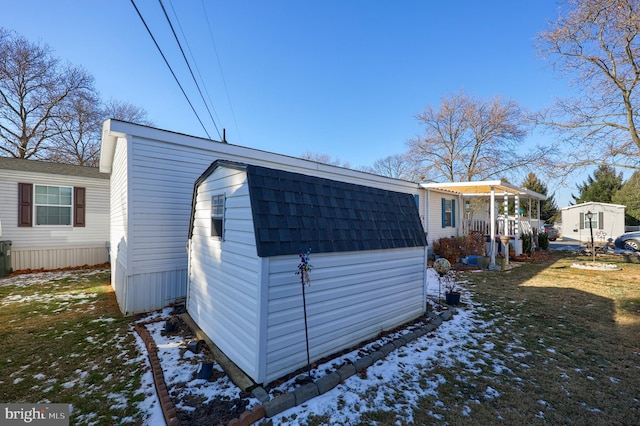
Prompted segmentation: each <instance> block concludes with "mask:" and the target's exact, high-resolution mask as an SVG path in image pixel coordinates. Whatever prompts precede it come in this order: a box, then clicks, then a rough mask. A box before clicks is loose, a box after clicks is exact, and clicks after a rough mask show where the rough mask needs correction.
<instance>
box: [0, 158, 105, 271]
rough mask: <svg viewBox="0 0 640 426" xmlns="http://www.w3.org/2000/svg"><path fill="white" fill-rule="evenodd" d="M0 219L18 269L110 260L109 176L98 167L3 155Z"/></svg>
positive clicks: (12, 265) (87, 263) (15, 268)
mask: <svg viewBox="0 0 640 426" xmlns="http://www.w3.org/2000/svg"><path fill="white" fill-rule="evenodd" d="M0 222H1V226H2V237H0V239H2V240H8V241H11V243H12V246H11V267H12V269H14V270H21V269H41V268H44V269H56V268H65V267H73V266H82V265H97V264H101V263H106V262H107V261H108V247H107V243H108V241H109V180H108V176H105V175H104V174H102V173H100V172H99V170H98V169H97V168H94V167H82V166H74V165H70V164H57V163H50V162H44V161H36V160H23V159H15V158H0Z"/></svg>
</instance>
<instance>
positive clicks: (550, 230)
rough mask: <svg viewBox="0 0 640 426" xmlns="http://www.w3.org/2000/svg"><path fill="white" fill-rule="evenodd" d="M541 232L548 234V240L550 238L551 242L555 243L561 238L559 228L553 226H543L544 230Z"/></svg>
mask: <svg viewBox="0 0 640 426" xmlns="http://www.w3.org/2000/svg"><path fill="white" fill-rule="evenodd" d="M540 230H541V231H542V232H544V233H545V234H547V238H549V241H555V240H557V239H558V237H559V236H560V232H559V231H558V228H556V227H554V226H553V225H547V224H545V225H542V228H541V229H540Z"/></svg>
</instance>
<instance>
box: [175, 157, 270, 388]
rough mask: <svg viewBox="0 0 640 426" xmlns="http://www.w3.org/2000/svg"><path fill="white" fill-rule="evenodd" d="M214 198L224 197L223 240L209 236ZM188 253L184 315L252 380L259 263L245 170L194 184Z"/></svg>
mask: <svg viewBox="0 0 640 426" xmlns="http://www.w3.org/2000/svg"><path fill="white" fill-rule="evenodd" d="M218 194H224V195H225V220H224V241H220V240H219V239H217V238H214V237H211V197H212V195H218ZM223 247H224V249H223ZM189 255H190V256H189V294H188V298H187V311H188V312H189V315H191V317H192V318H193V320H194V321H195V322H196V323H197V324H198V325H199V326H200V327H201V328H202V330H203V331H204V332H205V333H206V334H207V336H209V338H211V339H212V340H213V341H214V342H215V343H216V345H217V346H218V347H219V348H220V349H221V350H222V351H223V352H224V353H225V354H226V355H227V356H228V357H229V358H230V359H232V360H233V361H234V362H235V363H236V364H237V365H238V367H240V368H241V369H242V370H243V371H245V372H246V373H247V374H248V375H250V376H251V377H257V376H258V369H257V366H258V362H257V359H258V350H259V344H258V343H259V331H258V327H259V324H260V318H259V312H260V309H259V303H260V301H259V297H260V291H259V285H260V278H259V274H260V265H261V260H260V259H259V258H258V257H257V256H256V246H255V237H254V235H253V220H252V217H251V202H250V200H249V191H248V188H247V185H246V173H245V172H244V171H242V170H237V169H229V168H220V169H217V170H216V172H214V173H213V174H212V175H211V176H210V177H209V178H208V179H207V180H206V181H205V182H204V183H202V184H201V185H199V187H198V192H197V194H196V210H195V216H194V222H193V233H192V238H191V242H190V247H189Z"/></svg>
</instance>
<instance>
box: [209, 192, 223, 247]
mask: <svg viewBox="0 0 640 426" xmlns="http://www.w3.org/2000/svg"><path fill="white" fill-rule="evenodd" d="M224 202H225V197H224V194H219V195H214V196H213V197H211V236H212V237H215V238H218V239H220V240H222V239H224Z"/></svg>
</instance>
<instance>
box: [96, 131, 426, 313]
mask: <svg viewBox="0 0 640 426" xmlns="http://www.w3.org/2000/svg"><path fill="white" fill-rule="evenodd" d="M111 132H113V135H111ZM103 135H106V136H103V142H102V153H103V154H102V155H103V156H104V155H105V153H109V152H110V154H107V156H105V157H101V159H100V164H101V165H100V167H101V170H103V171H105V172H110V173H111V177H112V180H113V184H114V185H116V184H117V185H124V186H123V187H122V188H119V189H118V190H117V193H118V196H117V197H116V198H113V203H112V207H111V214H112V215H113V217H112V232H111V253H112V257H111V262H112V265H113V264H114V263H117V264H118V265H124V267H123V268H121V269H120V270H119V273H116V274H112V284H113V286H114V288H116V289H117V290H116V293H117V294H118V293H121V296H120V297H119V298H118V302H119V304H120V309H121V310H122V311H123V312H127V313H129V314H131V313H137V312H144V311H145V310H152V309H159V308H162V307H163V306H164V305H165V304H167V303H170V302H172V301H175V299H174V300H169V299H160V297H161V296H158V294H160V295H163V296H162V297H175V298H176V299H178V298H181V297H184V296H185V295H186V275H187V263H188V262H187V250H186V246H187V240H188V235H189V218H190V214H191V202H192V195H193V187H194V182H195V180H196V179H197V178H198V177H199V176H200V175H201V174H202V173H203V172H204V171H205V170H206V169H207V167H208V166H209V165H210V164H211V163H212V162H213V161H215V160H230V161H235V162H239V163H250V164H255V165H261V166H266V167H272V168H277V169H281V170H285V171H291V172H298V173H305V172H306V173H308V174H311V175H314V176H318V177H324V178H329V179H334V180H344V181H345V182H350V183H356V184H360V185H365V186H372V187H376V188H381V189H388V190H393V191H402V192H406V193H411V194H420V193H422V190H421V189H419V188H418V187H417V185H416V184H415V183H411V182H403V181H398V180H395V179H390V178H385V177H381V176H375V175H372V174H367V173H362V172H357V171H354V170H349V169H343V168H339V167H335V166H330V165H326V164H319V163H315V162H312V161H307V160H302V159H299V158H293V157H287V156H283V155H278V154H274V153H269V152H265V151H259V150H255V149H251V148H245V147H240V146H237V145H232V144H224V143H220V142H215V141H211V140H208V139H202V138H196V137H192V136H186V135H181V134H177V133H173V132H167V131H163V130H158V129H152V128H149V127H145V126H138V125H135V124H130V123H123V122H118V121H115V120H111V121H108V122H106V127H105V132H104V133H103ZM123 135H126V136H123ZM113 145H115V148H114V147H113ZM120 145H122V146H126V153H119V150H120V149H121V148H120ZM108 155H111V157H109V156H108ZM112 191H113V190H112ZM112 197H115V194H113V192H112ZM209 203H210V199H209V200H207V204H209ZM228 208H229V206H227V209H228ZM229 214H230V212H229V211H228V210H227V220H225V228H226V230H227V231H229V230H230V229H231V227H232V226H236V224H234V223H233V222H232V221H231V220H230V219H228V218H229ZM249 214H250V213H249ZM424 214H425V211H424V207H422V208H421V209H420V215H421V218H424ZM206 217H207V219H206V220H207V224H208V226H207V231H208V232H207V235H208V238H209V239H211V237H210V232H209V223H210V220H211V217H210V213H209V212H208V211H207V213H206ZM234 220H236V219H234ZM125 224H126V225H125ZM245 238H246V237H245ZM254 244H255V243H254ZM116 247H120V249H118V250H116V249H115V248H116ZM114 255H115V256H116V257H115V258H114ZM154 274H160V275H161V277H158V278H157V279H156V278H154V277H153V275H154ZM134 276H138V278H136V279H135V280H133V278H132V277H134ZM169 276H171V277H173V278H171V279H169V278H168V277H169ZM183 277H185V278H183ZM172 279H173V281H171V280H172ZM134 281H135V282H136V285H140V286H142V288H141V289H138V288H136V289H135V294H137V295H140V297H141V299H139V300H138V299H137V298H132V296H131V295H130V296H125V295H124V293H126V292H128V291H129V290H128V289H129V288H130V287H131V286H132V285H133V283H134ZM158 285H160V286H161V287H160V288H158V287H157V286H158ZM165 286H171V288H165ZM150 298H153V299H154V300H156V301H157V304H156V305H153V304H149V299H150ZM125 299H126V300H127V302H126V306H125V305H123V304H122V302H121V300H125ZM160 300H166V301H165V302H164V304H160ZM149 306H150V307H149Z"/></svg>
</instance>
